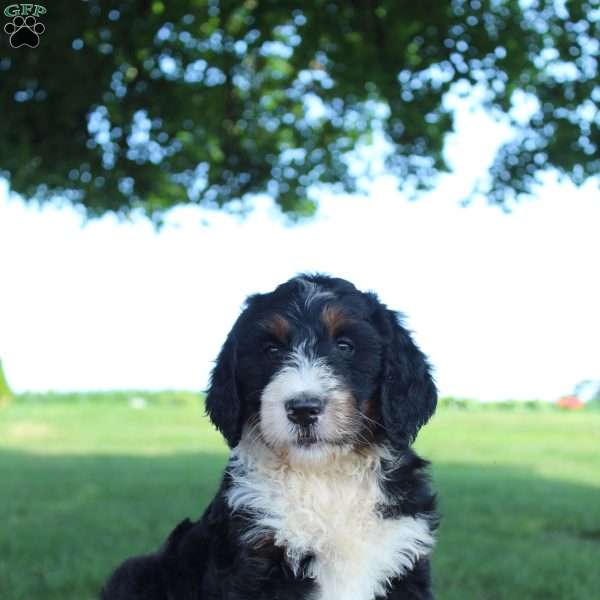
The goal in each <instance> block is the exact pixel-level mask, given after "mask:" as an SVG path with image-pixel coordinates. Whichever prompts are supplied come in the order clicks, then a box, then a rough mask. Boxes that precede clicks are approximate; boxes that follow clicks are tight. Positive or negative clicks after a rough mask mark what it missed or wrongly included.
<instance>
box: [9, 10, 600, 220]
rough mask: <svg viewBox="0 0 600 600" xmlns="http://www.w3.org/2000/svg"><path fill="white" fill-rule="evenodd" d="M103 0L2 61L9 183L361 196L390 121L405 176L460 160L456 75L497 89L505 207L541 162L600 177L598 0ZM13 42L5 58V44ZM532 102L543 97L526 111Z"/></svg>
mask: <svg viewBox="0 0 600 600" xmlns="http://www.w3.org/2000/svg"><path fill="white" fill-rule="evenodd" d="M297 6H298V5H292V4H289V3H287V2H282V1H277V0H264V1H262V0H261V2H257V1H256V0H246V2H242V3H239V2H231V1H221V2H218V1H216V0H195V1H194V2H183V1H180V0H173V1H171V2H168V3H166V2H148V1H147V0H129V1H127V2H125V1H121V2H113V3H111V6H110V7H108V6H106V4H105V3H101V2H99V0H90V1H89V2H85V3H84V2H77V3H70V4H69V6H68V8H67V7H66V5H65V7H64V8H62V12H61V9H60V8H58V7H48V12H47V14H46V15H44V17H43V20H44V23H45V24H46V33H45V34H44V36H43V37H42V40H41V44H40V47H39V48H37V49H35V50H32V49H28V48H27V49H24V48H20V49H10V48H9V47H8V45H7V39H6V37H3V38H2V44H3V45H4V46H5V47H4V50H5V51H4V52H3V53H2V54H3V56H4V58H2V59H0V81H1V87H0V97H1V99H2V107H3V113H4V114H3V119H2V120H1V121H0V133H1V135H0V167H1V169H2V172H3V173H4V174H5V175H6V176H8V177H9V179H10V185H11V189H12V190H14V191H16V192H18V193H20V194H23V195H24V196H25V197H27V198H37V199H39V200H40V201H48V200H51V199H52V198H53V197H56V195H57V194H64V195H65V197H66V198H67V199H69V200H70V201H72V202H74V203H77V204H81V205H83V206H84V207H85V208H86V210H87V211H88V213H89V214H92V215H96V214H102V213H104V212H105V211H116V212H119V213H127V212H129V211H131V210H133V209H141V210H143V211H144V212H146V213H147V214H149V215H152V216H154V217H156V218H159V217H160V215H161V214H162V213H163V212H164V211H165V210H166V209H168V208H169V207H170V206H173V205H175V204H180V203H187V202H192V203H202V204H205V205H213V206H224V205H226V204H227V203H228V202H230V201H231V200H234V199H239V198H244V197H245V196H247V195H249V194H256V193H260V192H268V193H270V194H271V195H272V196H273V197H274V198H275V199H276V201H277V203H278V204H279V206H280V207H281V208H282V210H283V211H284V212H287V213H289V214H291V215H296V216H300V215H307V214H312V212H313V211H314V208H315V204H314V201H313V200H311V198H310V194H309V190H310V189H311V187H313V186H316V185H327V184H336V185H339V186H341V188H342V189H345V190H347V191H352V190H354V189H355V188H356V183H357V182H356V174H355V173H353V172H352V169H349V161H348V155H349V153H350V152H352V151H353V150H355V149H356V148H357V147H359V146H360V145H363V144H365V143H367V142H368V140H369V139H371V138H372V136H373V134H374V132H375V131H381V132H382V133H383V135H384V137H385V138H386V140H387V141H388V142H389V143H390V144H391V148H392V151H391V152H390V153H389V154H388V156H387V158H386V166H387V168H388V169H389V170H390V171H391V172H393V173H394V174H396V175H397V176H398V178H399V181H400V184H401V185H405V184H407V183H410V184H411V186H416V187H421V188H423V187H430V186H431V185H433V184H434V182H435V175H436V174H437V173H439V172H440V171H443V170H446V169H447V166H446V164H445V161H444V158H443V154H442V151H443V147H444V140H445V136H446V134H447V133H448V132H450V131H452V128H453V115H452V113H451V112H449V111H448V109H447V108H445V107H444V104H443V102H442V100H443V98H444V95H445V94H447V93H448V91H449V90H450V89H452V86H454V85H455V84H457V83H461V85H463V86H464V85H470V86H478V87H480V88H483V89H485V90H486V94H485V100H484V103H485V106H486V108H487V109H488V110H489V111H491V112H492V114H495V115H497V116H501V115H508V118H509V119H510V120H511V122H512V124H513V126H514V128H515V137H514V139H513V140H510V141H509V142H507V143H506V144H505V145H504V146H503V147H502V148H501V149H500V151H499V152H498V155H497V156H496V160H495V162H494V164H493V166H492V169H491V172H490V180H489V183H488V187H487V189H485V192H486V193H487V196H488V198H489V199H490V201H491V202H494V203H498V204H505V203H506V202H508V201H509V200H511V199H513V198H514V197H517V196H518V195H519V194H522V193H527V192H528V191H529V190H530V189H531V187H532V186H533V185H535V181H536V178H537V176H538V174H539V172H540V171H541V170H544V169H548V168H554V169H557V170H558V171H559V172H560V173H562V174H564V175H566V176H568V177H570V178H571V179H572V180H573V181H574V182H575V183H577V184H579V183H582V182H583V181H584V180H585V179H586V177H589V176H590V175H595V174H596V173H597V172H598V171H599V170H600V155H599V153H598V143H599V142H600V134H599V124H600V119H599V117H598V103H599V102H600V87H599V85H598V55H599V54H600V49H599V44H598V39H600V35H599V33H600V31H599V28H600V26H599V17H600V7H599V5H598V2H597V0H588V1H572V2H569V3H566V4H559V3H555V2H554V1H552V2H550V1H549V0H548V1H544V0H538V1H533V2H528V3H520V2H518V1H513V0H504V1H501V0H487V1H484V0H471V1H469V2H466V1H463V0H454V1H452V2H448V3H445V2H433V1H423V2H405V1H400V2H398V1H392V0H387V1H384V0H379V1H376V0H373V1H370V2H362V3H358V2H356V3H348V2H338V1H333V0H332V1H326V0H315V1H313V2H311V3H306V4H305V5H303V6H302V8H301V9H300V8H297ZM9 50H10V51H9ZM518 94H521V95H523V94H525V95H526V96H528V97H533V98H535V99H536V102H535V109H534V110H533V111H530V112H531V114H530V115H529V116H528V117H527V118H526V119H525V120H523V119H522V118H521V119H519V118H517V117H516V116H515V114H514V111H513V110H512V108H513V104H514V100H515V98H516V97H518Z"/></svg>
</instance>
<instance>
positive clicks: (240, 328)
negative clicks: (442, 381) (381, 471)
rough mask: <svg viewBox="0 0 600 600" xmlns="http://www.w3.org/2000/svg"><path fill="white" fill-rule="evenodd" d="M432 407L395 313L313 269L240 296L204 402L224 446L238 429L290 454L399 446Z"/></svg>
mask: <svg viewBox="0 0 600 600" xmlns="http://www.w3.org/2000/svg"><path fill="white" fill-rule="evenodd" d="M435 405H436V390H435V385H434V383H433V380H432V378H431V375H430V372H429V367H428V364H427V361H426V359H425V357H424V355H423V354H422V353H421V351H420V350H419V349H418V348H417V347H416V345H415V344H414V342H413V341H412V339H411V337H410V335H409V333H408V332H407V331H406V330H405V329H404V328H403V327H402V325H401V323H400V322H399V320H398V317H397V315H396V314H395V313H393V312H392V311H390V310H388V309H387V308H386V307H385V306H384V305H383V304H381V302H379V300H378V299H377V297H376V296H375V295H374V294H372V293H363V292H360V291H358V290H357V289H356V288H355V287H354V286H353V285H352V284H351V283H349V282H347V281H344V280H343V279H336V278H331V277H326V276H322V275H303V276H299V277H296V278H294V279H291V280H290V281H288V282H286V283H284V284H282V285H280V286H279V287H278V288H277V289H275V290H274V291H273V292H271V293H269V294H258V295H255V296H251V297H250V298H248V300H247V303H246V307H245V309H244V311H243V312H242V314H241V315H240V317H239V318H238V320H237V321H236V323H235V325H234V326H233V329H232V330H231V332H230V333H229V335H228V337H227V340H226V342H225V344H224V345H223V348H222V350H221V352H220V354H219V357H218V359H217V362H216V365H215V368H214V370H213V372H212V377H211V383H210V387H209V391H208V395H207V398H206V409H207V413H208V415H209V416H210V418H211V419H212V421H213V423H214V424H215V426H216V427H217V428H218V429H219V430H220V431H221V432H222V433H223V435H224V436H225V438H226V440H227V442H228V443H229V445H230V446H231V447H234V446H236V445H237V444H238V442H239V441H240V438H241V436H242V433H243V432H244V435H248V436H249V437H254V439H260V440H261V441H262V442H263V443H264V444H266V445H267V446H269V447H270V448H272V449H273V450H275V451H279V452H284V453H286V454H288V455H292V456H303V455H310V456H319V455H320V454H323V455H325V454H327V453H328V451H331V450H338V451H342V450H343V451H351V450H358V449H360V448H361V447H365V446H368V445H371V444H373V443H380V442H383V441H387V443H389V444H391V445H393V446H395V447H406V446H407V445H409V444H410V443H411V442H412V441H413V440H414V438H415V436H416V434H417V432H418V430H419V428H420V427H421V426H422V425H423V424H424V423H425V422H426V421H427V420H428V419H429V417H430V416H431V415H432V414H433V411H434V410H435Z"/></svg>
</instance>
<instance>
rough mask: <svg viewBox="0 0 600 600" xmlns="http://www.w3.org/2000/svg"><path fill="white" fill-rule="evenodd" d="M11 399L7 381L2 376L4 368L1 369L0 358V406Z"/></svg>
mask: <svg viewBox="0 0 600 600" xmlns="http://www.w3.org/2000/svg"><path fill="white" fill-rule="evenodd" d="M12 399H13V393H12V391H11V389H10V387H9V386H8V381H6V377H5V376H4V370H3V369H2V361H1V360H0V406H5V405H6V404H8V403H9V402H10V401H11V400H12Z"/></svg>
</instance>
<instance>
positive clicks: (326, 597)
mask: <svg viewBox="0 0 600 600" xmlns="http://www.w3.org/2000/svg"><path fill="white" fill-rule="evenodd" d="M231 472H232V476H233V480H234V483H233V486H232V487H231V489H230V490H229V492H228V495H227V500H228V503H229V505H230V507H231V508H232V509H233V510H236V509H242V508H243V509H245V510H250V511H251V512H252V513H253V515H254V518H255V524H254V526H253V527H252V529H250V530H249V531H248V532H247V541H248V542H250V543H252V541H253V539H254V538H260V537H262V536H263V534H264V533H265V531H269V532H271V533H272V535H273V536H274V539H275V544H276V545H278V546H281V547H282V548H285V551H286V555H287V558H288V561H289V564H290V566H291V567H292V569H294V570H295V571H296V572H297V571H298V570H299V569H300V562H301V560H302V558H303V557H306V556H307V555H309V554H310V555H313V556H314V560H313V561H312V562H311V563H310V566H309V567H308V571H307V572H305V575H306V576H308V577H312V578H314V579H315V580H316V582H317V583H318V588H319V593H318V594H317V596H316V598H315V599H314V600H331V599H332V598H335V599H336V600H373V598H375V596H376V595H378V594H384V593H385V589H386V584H387V582H388V581H389V580H390V579H391V578H393V577H395V576H397V575H401V574H402V573H404V572H405V571H407V570H408V569H410V568H411V567H412V566H413V565H414V563H415V562H416V561H417V560H418V559H419V558H420V557H421V556H424V555H426V554H429V553H430V551H431V548H432V546H433V543H434V540H433V536H432V534H431V531H430V528H429V525H428V523H427V521H426V520H425V519H421V518H414V517H408V516H407V517H399V518H395V519H383V518H381V517H380V516H379V515H378V513H377V510H376V506H377V505H378V504H385V498H384V496H383V493H382V490H381V486H380V485H379V483H380V480H381V477H382V473H381V468H380V460H379V457H377V456H375V455H373V456H371V457H365V456H360V457H359V456H357V455H356V454H347V455H342V456H340V457H338V458H337V459H335V460H330V461H327V462H324V463H323V464H318V465H310V466H306V465H305V466H303V467H298V466H290V465H289V464H285V463H284V462H283V461H281V460H279V459H278V458H277V457H275V456H274V455H273V454H272V453H271V452H270V451H269V450H268V449H267V448H265V447H264V446H262V447H260V448H257V446H256V445H255V444H253V445H252V447H249V446H247V445H245V444H244V442H242V443H241V444H240V446H238V448H236V450H235V451H234V453H233V455H232V470H231Z"/></svg>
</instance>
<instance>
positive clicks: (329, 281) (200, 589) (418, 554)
mask: <svg viewBox="0 0 600 600" xmlns="http://www.w3.org/2000/svg"><path fill="white" fill-rule="evenodd" d="M436 397H437V394H436V389H435V385H434V382H433V380H432V377H431V374H430V369H429V366H428V364H427V360H426V358H425V356H424V355H423V354H422V353H421V351H420V350H419V349H418V348H417V346H416V345H415V343H414V342H413V340H412V339H411V337H410V335H409V333H408V331H407V330H406V329H405V328H404V327H403V326H402V324H401V321H400V320H399V318H398V315H397V314H396V313H394V312H392V311H390V310H388V309H387V308H386V307H385V306H384V305H383V304H382V303H381V302H380V301H379V300H378V298H377V296H376V295H375V294H373V293H369V292H367V293H363V292H360V291H358V290H357V289H356V288H355V287H354V286H353V285H352V284H351V283H349V282H348V281H345V280H343V279H337V278H332V277H328V276H324V275H301V276H298V277H296V278H294V279H291V280H290V281H288V282H286V283H284V284H282V285H280V286H279V287H277V288H276V289H275V290H274V291H273V292H271V293H269V294H257V295H254V296H251V297H250V298H248V300H247V302H246V305H245V308H244V310H243V312H242V314H241V315H240V316H239V318H238V320H237V321H236V323H235V325H234V326H233V329H232V330H231V332H230V333H229V335H228V337H227V340H226V341H225V344H224V345H223V348H222V350H221V352H220V354H219V357H218V360H217V363H216V365H215V368H214V370H213V372H212V377H211V383H210V389H209V391H208V395H207V397H206V410H207V413H208V415H209V416H210V418H211V420H212V422H213V423H214V424H215V426H216V427H217V428H218V429H219V430H220V431H221V432H222V434H223V436H224V437H225V439H226V440H227V443H228V444H229V446H230V448H231V454H230V457H229V462H228V464H227V467H226V469H225V473H224V475H223V479H222V481H221V485H220V487H219V490H218V492H217V494H216V496H215V498H214V499H213V501H212V502H211V503H210V505H209V506H208V508H207V509H206V510H205V512H204V514H203V516H202V517H201V518H200V519H199V520H198V521H196V522H191V521H189V520H185V521H183V522H182V523H180V524H179V525H178V526H177V527H176V528H175V529H174V530H173V532H172V533H171V534H170V535H169V537H168V539H167V540H166V542H165V543H164V545H163V546H162V548H161V549H160V550H158V552H156V553H154V554H148V555H145V556H140V557H135V558H131V559H129V560H127V561H126V562H125V563H123V564H122V565H121V566H120V567H119V568H118V569H117V570H116V571H115V573H114V574H113V575H112V577H111V578H110V580H109V581H108V583H107V585H106V586H105V588H104V590H103V592H102V598H103V600H374V599H377V600H380V599H387V600H400V599H414V600H425V599H431V598H432V597H433V595H432V587H431V578H430V555H431V551H432V548H433V545H434V532H435V529H436V526H437V521H438V519H437V514H436V512H435V496H434V494H433V493H432V491H431V489H430V485H429V479H428V476H427V473H426V468H427V465H428V463H427V461H425V460H423V459H421V458H420V457H419V456H417V454H415V452H414V451H413V450H412V449H411V444H412V442H413V441H414V439H415V437H416V435H417V432H418V431H419V428H420V427H421V426H422V425H423V424H425V423H426V422H427V420H428V419H429V418H430V417H431V415H432V414H433V412H434V410H435V406H436ZM165 495H166V496H168V490H165Z"/></svg>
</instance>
